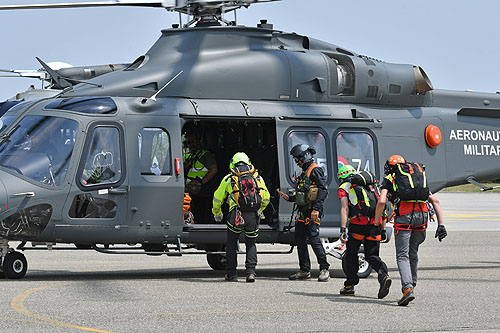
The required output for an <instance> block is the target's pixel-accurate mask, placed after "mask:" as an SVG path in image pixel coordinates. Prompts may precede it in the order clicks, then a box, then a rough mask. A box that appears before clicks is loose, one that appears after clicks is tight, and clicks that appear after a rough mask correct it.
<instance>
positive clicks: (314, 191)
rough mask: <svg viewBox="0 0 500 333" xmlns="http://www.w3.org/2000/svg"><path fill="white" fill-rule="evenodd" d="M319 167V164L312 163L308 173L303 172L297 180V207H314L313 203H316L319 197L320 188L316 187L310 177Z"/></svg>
mask: <svg viewBox="0 0 500 333" xmlns="http://www.w3.org/2000/svg"><path fill="white" fill-rule="evenodd" d="M319 167H320V166H319V165H318V164H316V163H312V164H311V165H310V166H309V168H307V171H305V172H304V171H302V173H301V174H300V176H299V178H298V179H297V181H296V184H295V188H296V195H295V203H296V204H297V206H299V207H306V208H308V209H310V208H311V207H312V203H313V202H314V201H316V198H317V196H318V187H317V186H316V183H315V182H313V181H312V180H311V178H310V176H311V172H312V171H313V169H314V168H319Z"/></svg>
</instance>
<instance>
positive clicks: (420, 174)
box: [394, 162, 429, 201]
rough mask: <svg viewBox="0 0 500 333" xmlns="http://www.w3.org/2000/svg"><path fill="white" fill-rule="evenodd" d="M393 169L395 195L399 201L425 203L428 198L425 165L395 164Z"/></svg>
mask: <svg viewBox="0 0 500 333" xmlns="http://www.w3.org/2000/svg"><path fill="white" fill-rule="evenodd" d="M394 169H395V170H394V176H395V182H396V186H397V193H396V194H397V196H398V197H399V198H400V200H401V201H410V200H419V201H426V200H427V199H428V198H429V187H428V186H427V177H426V176H425V165H421V164H418V163H415V162H406V163H399V164H397V166H396V167H395V168H394Z"/></svg>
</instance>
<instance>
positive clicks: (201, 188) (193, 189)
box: [184, 133, 217, 223]
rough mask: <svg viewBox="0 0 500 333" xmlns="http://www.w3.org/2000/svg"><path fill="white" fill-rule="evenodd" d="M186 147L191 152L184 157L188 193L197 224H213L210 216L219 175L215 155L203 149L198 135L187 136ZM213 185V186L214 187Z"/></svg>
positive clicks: (189, 134)
mask: <svg viewBox="0 0 500 333" xmlns="http://www.w3.org/2000/svg"><path fill="white" fill-rule="evenodd" d="M184 143H185V145H186V146H187V148H188V149H189V152H188V153H187V154H185V155H184V173H185V181H186V192H188V193H189V195H190V196H191V199H192V201H191V212H192V213H193V215H194V222H195V223H213V221H212V216H211V215H210V206H211V205H210V201H211V198H212V193H213V189H214V188H215V184H213V182H212V180H213V178H214V176H215V175H216V174H217V162H216V160H215V155H214V154H213V153H211V152H210V151H208V150H206V149H203V148H202V145H201V141H200V137H199V135H198V134H197V133H188V134H187V135H186V140H185V142H184ZM212 185H213V186H212Z"/></svg>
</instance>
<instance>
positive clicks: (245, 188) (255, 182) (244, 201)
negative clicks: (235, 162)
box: [231, 166, 263, 212]
mask: <svg viewBox="0 0 500 333" xmlns="http://www.w3.org/2000/svg"><path fill="white" fill-rule="evenodd" d="M259 179H260V178H259V174H258V173H257V171H256V170H255V169H254V167H253V166H251V167H250V168H249V169H248V170H246V171H241V172H239V170H238V168H235V169H233V170H231V184H232V186H233V192H232V198H233V200H234V202H235V203H236V205H237V206H238V208H239V210H241V211H242V212H256V211H257V210H259V209H260V205H261V203H262V190H263V189H262V186H261V183H260V180H259Z"/></svg>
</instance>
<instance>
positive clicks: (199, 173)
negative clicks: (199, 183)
mask: <svg viewBox="0 0 500 333" xmlns="http://www.w3.org/2000/svg"><path fill="white" fill-rule="evenodd" d="M206 153H208V150H205V149H200V150H198V151H197V152H196V153H194V155H193V154H192V153H191V152H189V153H187V154H186V155H184V162H186V161H189V162H190V169H189V170H188V171H187V172H186V183H189V182H190V181H191V180H193V179H196V178H200V179H203V177H205V176H206V174H207V173H208V171H209V170H208V168H207V167H206V166H205V165H203V163H201V162H200V160H201V159H202V157H203V156H205V154H206Z"/></svg>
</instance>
